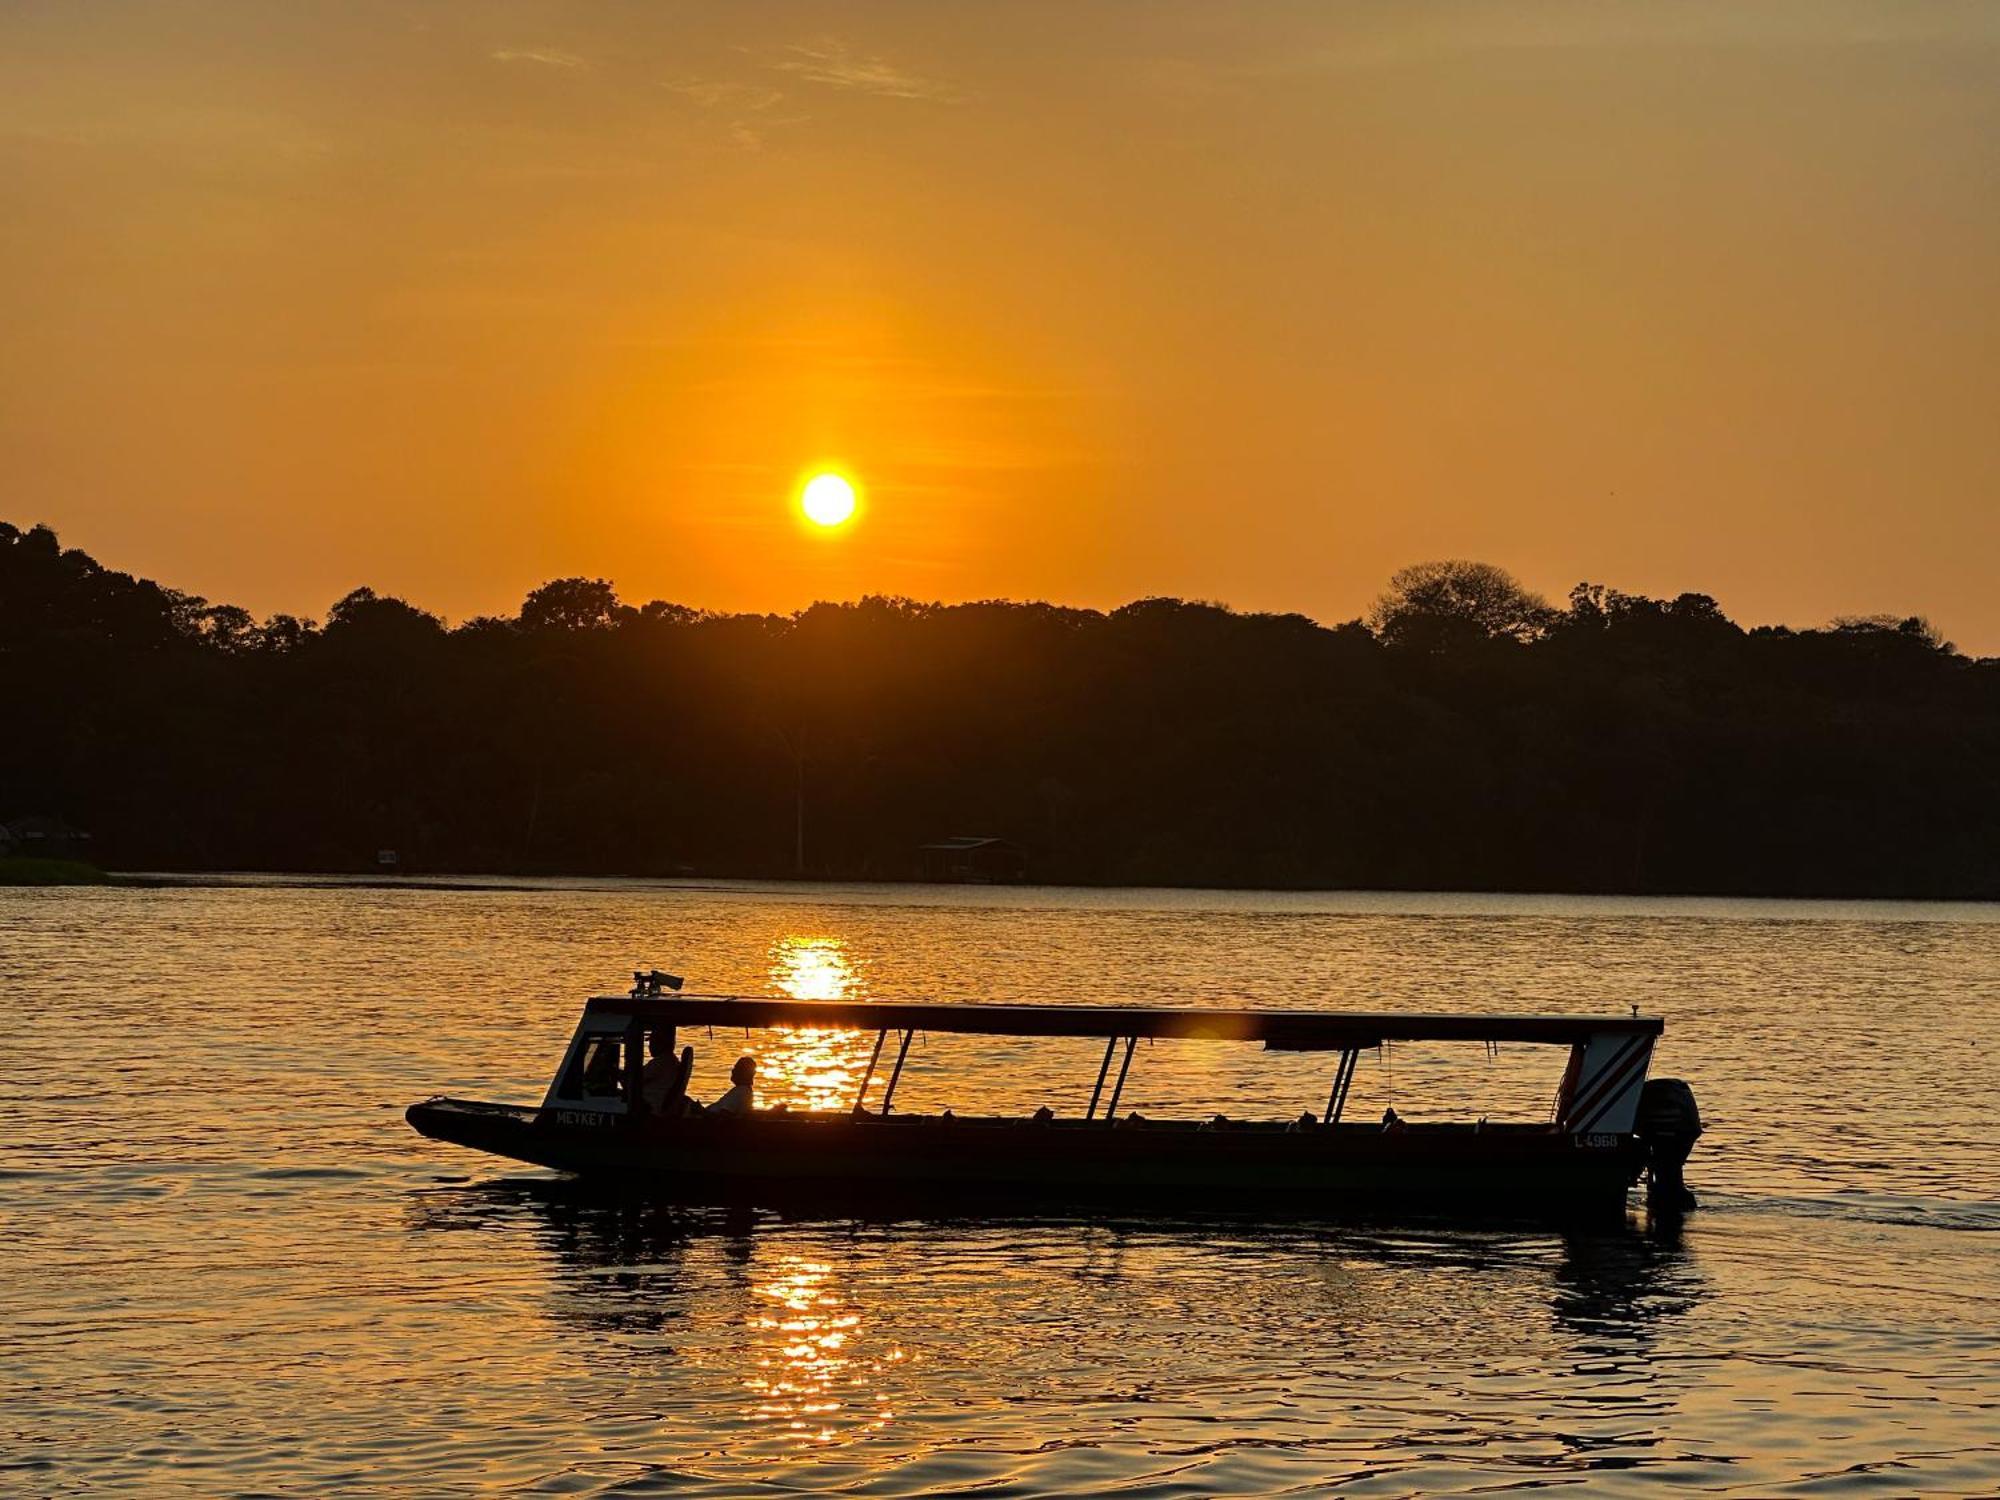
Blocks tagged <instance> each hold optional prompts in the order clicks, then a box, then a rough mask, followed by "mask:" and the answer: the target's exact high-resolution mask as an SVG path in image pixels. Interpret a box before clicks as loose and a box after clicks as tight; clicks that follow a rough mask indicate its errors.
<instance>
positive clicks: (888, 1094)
mask: <svg viewBox="0 0 2000 1500" xmlns="http://www.w3.org/2000/svg"><path fill="white" fill-rule="evenodd" d="M915 1035H916V1033H915V1032H914V1031H906V1032H904V1033H903V1045H902V1046H900V1047H898V1048H897V1049H896V1066H895V1067H894V1068H892V1069H890V1071H889V1087H888V1088H886V1089H884V1090H883V1092H882V1118H883V1119H885V1120H886V1119H887V1118H888V1117H889V1101H890V1100H891V1099H893V1098H895V1097H896V1080H897V1079H899V1078H901V1077H902V1076H903V1059H904V1058H906V1057H908V1056H909V1055H910V1038H911V1037H913V1036H915Z"/></svg>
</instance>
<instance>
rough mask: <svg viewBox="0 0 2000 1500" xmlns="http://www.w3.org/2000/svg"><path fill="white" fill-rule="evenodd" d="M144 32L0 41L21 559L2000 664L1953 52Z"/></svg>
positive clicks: (331, 26)
mask: <svg viewBox="0 0 2000 1500" xmlns="http://www.w3.org/2000/svg"><path fill="white" fill-rule="evenodd" d="M144 14H145V15H147V16H150V17H152V18H153V19H152V20H151V21H149V22H147V23H146V24H140V23H139V22H138V21H137V20H135V19H134V20H129V21H128V23H127V24H120V25H111V24H108V23H106V22H104V21H103V20H102V18H100V17H97V16H96V15H94V13H93V9H92V8H91V7H74V6H42V7H28V8H26V9H19V8H16V10H15V11H14V13H13V14H12V15H11V16H10V18H9V20H8V22H6V23H4V32H0V35H4V37H5V40H6V42H7V45H6V46H5V47H0V134H4V136H5V138H6V141H7V151H8V153H9V155H8V166H7V169H6V170H7V173H8V190H9V192H8V207H9V213H8V224H9V233H8V234H7V235H6V236H4V237H0V321H4V323H5V326H6V327H7V329H8V331H9V346H10V354H11V356H12V357H11V358H10V359H9V360H7V361H5V362H4V369H0V447H4V448H5V449H6V450H7V451H8V453H9V454H10V455H11V458H12V467H11V469H10V470H9V472H8V475H7V479H8V484H9V491H10V496H11V498H10V501H9V505H10V513H11V514H12V517H13V519H14V520H16V521H17V522H21V523H24V524H25V523H32V522H35V521H47V522H48V523H49V524H50V525H51V526H53V527H55V528H56V529H57V530H58V531H59V532H61V533H62V534H63V535H64V537H65V538H66V539H67V540H68V541H69V542H70V544H71V545H75V546H82V547H86V548H89V549H91V550H92V552H93V553H94V554H95V555H98V556H100V557H104V558H106V559H115V560H116V565H117V566H118V567H120V568H123V569H127V570H131V571H134V572H137V573H138V574H140V575H141V576H145V577H153V578H166V579H170V580H171V581H172V582H173V584H174V585H175V586H176V587H180V588H183V589H186V590H189V591H192V592H196V593H200V594H203V595H205V596H206V597H209V598H211V599H226V600H229V601H231V602H232V603H240V604H242V605H243V606H245V607H247V608H249V609H251V610H252V611H253V612H255V613H257V614H259V615H260V616H261V615H264V614H267V613H270V612H272V611H288V612H290V613H293V614H297V615H300V616H306V615H311V616H314V617H318V616H320V615H322V614H324V612H325V611H326V609H327V607H328V606H329V605H330V604H331V603H332V602H333V601H334V600H336V599H338V598H340V597H341V596H342V595H343V594H344V593H345V592H347V591H348V590H349V589H351V588H353V587H354V586H355V585H356V584H357V583H369V584H371V585H372V586H375V587H378V588H386V589H389V590H391V591H393V592H396V593H397V594H398V595H400V596H402V597H407V598H411V599H416V600H420V601H421V602H422V603H423V605H424V607H426V608H429V609H433V610H436V611H438V612H440V613H442V614H443V615H444V616H445V617H446V618H447V619H449V620H453V621H457V620H461V619H464V618H467V617H472V616H477V615H482V614H491V613H496V612H505V611H507V610H509V609H511V608H512V607H513V606H515V605H517V604H518V602H519V600H520V598H521V596H522V595H523V594H524V593H525V592H526V590H527V589H529V588H532V587H534V586H535V585H536V584H538V583H541V582H543V581H545V580H546V579H547V578H549V577H550V576H553V574H554V572H556V571H561V572H567V573H576V574H583V575H588V576H592V577H597V576H602V577H605V578H608V579H610V580H611V581H612V582H613V583H615V584H616V585H617V587H618V589H619V591H620V593H621V595H622V596H623V597H624V598H626V599H627V600H629V601H631V602H633V603H643V602H644V601H646V600H649V599H654V598H659V599H666V600H669V601H672V602H676V603H680V604H685V605H688V606H692V607H699V608H705V609H721V610H732V611H735V610H750V611H762V610H774V611H778V612H788V611H791V610H796V609H802V608H804V607H806V606H807V605H810V604H811V603H812V602H814V601H815V600H817V599H851V598H858V597H861V596H862V595H864V594H870V593H876V594H884V595H900V596H908V597H910V598H916V599H926V600H930V599H943V600H964V599H980V598H1014V599H1052V600H1059V601H1061V602H1062V603H1064V604H1073V605H1083V606H1089V607H1092V608H1100V609H1101V608H1111V607H1116V606H1118V605H1121V604H1124V603H1127V602H1129V601H1131V600H1132V599H1135V598H1143V597H1146V596H1148V595H1154V594H1159V595H1174V596H1178V597H1184V598H1203V599H1216V600H1220V601H1223V602H1225V603H1228V604H1230V605H1233V606H1235V607H1237V608H1239V609H1249V610H1273V611H1294V610H1296V611H1299V612H1301V613H1304V614H1307V615H1309V616H1311V617H1312V618H1314V619H1318V620H1323V621H1339V620H1344V619H1350V618H1353V617H1354V616H1355V615H1357V614H1360V613H1361V612H1362V611H1364V610H1365V609H1366V608H1367V606H1368V604H1369V602H1370V600H1371V599H1372V598H1373V597H1374V595H1375V594H1376V592H1378V590H1379V588H1380V584H1381V580H1382V579H1384V578H1386V577H1387V576H1388V575H1389V574H1390V573H1391V572H1392V571H1393V570H1394V569H1396V568H1398V567H1400V566H1402V565H1404V564H1405V563H1408V562H1411V561H1413V560H1416V559H1419V558H1426V557H1461V556H1463V557H1480V558H1486V559H1490V560H1492V561H1494V562H1496V563H1499V564H1502V565H1504V566H1506V567H1508V568H1509V569H1510V570H1512V571H1513V572H1514V573H1515V574H1516V575H1517V576H1519V577H1520V578H1521V579H1522V581H1523V582H1524V583H1526V584H1527V585H1529V586H1530V587H1532V588H1535V589H1537V590H1538V591H1540V592H1543V593H1545V594H1548V595H1550V596H1551V597H1554V598H1560V597H1561V596H1562V595H1563V594H1564V593H1565V592H1566V591H1567V590H1568V589H1569V588H1570V587H1571V586H1572V585H1574V584H1575V583H1576V582H1577V581H1578V580H1579V579H1583V578H1590V579H1594V580H1602V581H1606V582H1611V583H1614V584H1616V585H1617V586H1618V587H1620V588H1625V589H1636V590H1640V591H1644V592H1647V593H1652V594H1660V595H1662V596H1664V597H1672V596H1673V595H1674V594H1676V593H1678V592H1679V591H1681V590H1684V589H1695V590H1699V591H1702V592H1706V593H1709V594H1712V595H1713V596H1714V597H1716V598H1717V599H1718V600H1719V601H1720V602H1721V603H1722V604H1723V605H1724V607H1725V608H1726V609H1728V610H1729V611H1730V613H1731V615H1732V617H1734V618H1741V619H1748V620H1756V621H1773V622H1776V621H1783V622H1786V623H1789V624H1792V625H1795V626H1796V625H1814V624H1819V623H1823V622H1824V621H1826V620H1828V619H1830V618H1832V617H1833V616H1835V615H1841V614H1868V613H1873V612H1877V611H1885V610H1887V611H1902V612H1904V613H1910V612H1914V611H1922V612H1924V613H1926V614H1928V615H1929V616H1931V617H1932V618H1934V619H1935V620H1936V621H1937V622H1938V624H1939V625H1940V627H1941V628H1942V629H1944V630H1945V632H1946V634H1947V635H1948V636H1950V637H1951V638H1952V639H1953V640H1956V641H1958V642H1959V643H1960V644H1961V645H1964V646H1966V647H1967V648H1968V649H1980V650H1995V649H2000V594H1996V592H1995V590H1994V589H1993V588H1992V586H1991V582H1992V580H1991V567H1990V565H1989V564H1987V563H1983V562H1981V561H1980V559H1982V558H1990V557H1991V556H1993V555H1994V553H1995V552H1996V550H2000V506H1995V505H1993V504H1992V503H1991V499H1990V497H1991V496H1992V494H1993V493H1994V482H1995V462H1994V455H1995V448H1994V444H1993V442H1992V437H1991V427H1992V421H1991V407H1992V390H1993V375H1992V350H1993V348H1994V347H1995V330H1994V320H1993V312H1992V298H1991V291H1990V283H1991V267H1992V265H1993V264H1994V257H1995V254H1996V253H2000V195H1996V194H1994V193H1992V192H1991V191H1987V190H1984V188H1983V183H1984V181H1985V179H1984V178H1983V177H1982V176H1981V170H1982V169H1981V166H1980V164H1981V163H1983V162H1987V161H1989V160H1990V156H1991V149H1992V147H1991V143H1992V141H1993V139H1994V129H1995V125H1994V110H1995V104H1994V101H1995V100H1996V99H2000V85H1996V79H2000V49H1996V48H1995V47H1994V45H1993V38H1994V35H1995V28H1996V21H1995V14H1996V13H1995V12H1994V11H1992V10H1991V9H1982V8H1980V7H1977V6H1964V7H1956V8H1953V7H1949V6H1947V7H1945V8H1942V9H1936V10H1933V9H1929V8H1922V7H1919V8H1916V9H1914V10H1913V9H1911V8H1909V7H1898V6H1894V5H1889V4H1886V3H1872V4H1871V3H1865V0H1837V3H1830V4H1828V5H1825V6H1797V7H1790V8H1780V9H1774V10H1773V11H1772V12H1771V13H1770V15H1769V16H1768V17H1767V18H1766V19H1763V20H1752V19H1748V18H1746V17H1745V16H1744V15H1743V13H1742V12H1741V11H1740V9H1739V8H1737V7H1732V6H1722V5H1692V6H1667V7H1617V6H1584V5H1568V4H1557V3H1543V0H1537V3H1535V4H1533V5H1530V6H1528V7H1526V8H1525V9H1517V8H1512V7H1498V8H1487V7H1414V8H1413V7H1401V6H1387V7H1376V8H1370V7H1363V8H1361V9H1359V10H1350V9H1348V8H1343V7H1321V6H1305V7H1299V6H1284V5H1273V4H1252V5H1246V6H1243V7H1231V8H1229V9H1228V11H1227V13H1226V17H1223V16H1217V15H1215V14H1214V13H1213V12H1211V11H1210V10H1209V9H1208V8H1206V7H1202V6H1195V5H1190V4H1186V3H1183V0H1174V3H1170V4H1165V5H1163V6H1161V7H1159V8H1158V10H1157V11H1154V12H1152V13H1151V14H1149V16H1148V18H1147V22H1146V24H1145V26H1144V28H1143V29H1142V33H1140V32H1135V31H1131V30H1128V29H1127V28H1125V27H1122V26H1113V25H1108V24H1103V23H1101V22H1099V21H1096V20H1093V19H1091V18H1090V17H1089V15H1088V14H1086V13H1085V12H1082V11H1075V10H1070V9H1065V8H1057V9H1055V10H1051V11H1049V12H1048V13H1047V15H1046V17H1045V21H1046V24H1045V25H1044V24H1042V23H1040V22H1038V23H1037V24H1036V25H1035V26H1033V27H1030V28H1028V30H1029V31H1031V32H1033V33H1034V43H1035V44H1034V45H1029V43H1028V38H1026V37H1024V36H1023V35H1022V34H1021V32H1022V26H1021V23H1020V21H1019V20H1018V19H1017V17H1016V16H1015V15H1014V13H1013V11H1012V9H1011V8H1010V7H993V8H977V7H975V8H956V7H955V8H952V10H951V11H950V14H949V20H948V21H947V20H946V19H945V17H944V14H943V13H941V12H936V11H934V10H932V9H931V8H928V7H903V8H864V9H863V10H862V11H858V12H855V13H853V14H841V15H839V17H838V25H835V23H834V14H833V13H829V14H828V15H827V16H823V17H820V18H818V19H814V18H813V17H811V16H810V15H806V14H799V13H793V12H784V11H781V12H778V13H767V12H765V11H764V10H763V9H762V8H759V7H747V8H746V7H736V6H719V5H707V4H692V5H689V6H675V7H668V8H661V7H647V6H640V7H609V8H592V7H583V8H578V9H575V10H570V9H568V8H534V9H529V10H527V11H517V10H505V11H503V12H501V14H500V16H497V17H496V16H494V15H492V14H490V13H489V12H487V11H485V10H483V9H482V8H480V7H475V6H469V5H465V4H462V3H459V0H446V3H442V4H439V5H438V6H436V7H435V10H434V12H433V10H432V9H430V8H426V9H425V10H424V11H423V14H424V16H425V17H426V19H425V21H424V23H423V24H421V25H418V24H414V23H413V24H411V25H409V26H398V25H385V26H381V27H377V26H376V25H375V24H374V23H373V22H371V21H370V20H368V19H366V18H365V17H364V16H363V15H361V14H355V13H352V12H349V11H346V10H343V9H342V8H339V7H323V8H322V7H313V6H304V5H301V6H283V7H276V8H272V7H254V6H249V5H247V4H245V3H244V0H221V3H218V4H216V5H214V6H192V5H186V4H184V3H182V0H168V3H165V4H163V5H162V6H160V7H157V8H154V7H147V8H145V10H144ZM177 17H180V18H184V19H176V18H177ZM829 29H832V30H834V31H835V32H837V33H838V34H837V35H836V36H833V37H831V38H829V37H828V36H826V35H824V33H826V32H827V31H828V30H829ZM1141 34H1142V35H1143V40H1140V39H1139V36H1140V35H1141ZM1857 39H1860V40H1857ZM1691 72H1698V73H1699V76H1700V77H1701V78H1702V80H1703V93H1702V94H1701V100H1700V107H1699V109H1698V110H1693V111H1691V110H1690V107H1689V105H1688V95H1687V89H1688V80H1689V77H1690V76H1691ZM1691 113H1692V114H1693V115H1694V116H1695V117H1696V118H1693V119H1691V118H1690V115H1691ZM1857 142H1865V143H1866V149H1865V150H1859V149H1857V145H1856V143H1857ZM1774 181H1779V182H1782V183H1783V184H1784V190H1783V191H1782V192H1774V191H1773V190H1772V184H1773V182H1774ZM1191 224H1192V225H1198V226H1199V231H1198V232H1192V233H1190V232H1188V227H1189V226H1190V225H1191ZM80 247H81V248H82V249H83V250H84V251H86V252H87V254H85V255H84V256H83V257H82V259H81V260H80V259H79V249H80ZM1890 268H1894V274H1889V271H1890ZM78 275H88V276H89V277H90V278H92V279H91V280H90V282H89V284H88V288H87V294H86V292H85V291H84V290H81V289H79V287H78V286H77V285H76V284H75V282H74V281H73V280H72V278H74V277H76V276H78ZM191 351H195V352H198V356H199V357H198V358H196V359H191V358H190V353H191ZM109 413H116V414H117V420H116V426H115V431H114V432H112V433H111V434H109V435H107V433H106V431H105V422H106V418H107V414H109ZM836 456H837V458H838V465H837V467H839V468H840V470H841V473H842V474H843V475H844V476H845V478H846V480H847V481H848V482H849V484H850V485H851V486H852V487H853V488H854V489H855V490H857V491H858V495H857V497H856V499H857V504H856V506H855V508H854V509H852V510H848V509H847V508H846V506H845V504H844V503H841V504H831V503H830V506H829V508H828V509H826V510H824V511H821V510H820V501H819V500H818V498H817V496H815V498H814V500H813V501H812V508H811V509H810V510H809V509H808V507H807V504H806V497H805V495H804V493H803V485H804V483H805V482H806V481H807V480H809V479H814V478H816V477H817V476H818V475H819V473H820V471H821V469H822V468H833V467H836V465H835V464H834V463H833V462H832V460H833V459H835V458H836ZM802 464H803V465H812V466H813V467H811V468H809V469H806V470H805V471H804V472H801V470H800V465H802ZM850 466H851V467H850ZM836 477H837V476H836ZM828 487H829V488H830V489H831V488H833V486H831V485H829V486H828ZM834 493H835V494H837V493H838V491H837V489H835V491H834ZM890 496H893V497H895V503H894V505H893V506H891V505H890V504H889V503H888V497H890ZM913 498H920V499H921V504H915V503H906V502H908V501H910V500H911V499H913ZM816 512H817V513H816ZM219 536H226V537H227V538H228V539H229V544H228V545H227V546H226V547H218V546H216V545H215V539H216V538H217V537H219ZM829 543H837V545H827V544H829Z"/></svg>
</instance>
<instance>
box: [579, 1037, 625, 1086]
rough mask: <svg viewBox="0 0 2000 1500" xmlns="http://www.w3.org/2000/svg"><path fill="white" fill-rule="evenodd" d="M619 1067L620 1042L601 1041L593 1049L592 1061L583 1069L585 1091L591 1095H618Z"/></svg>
mask: <svg viewBox="0 0 2000 1500" xmlns="http://www.w3.org/2000/svg"><path fill="white" fill-rule="evenodd" d="M618 1075H619V1067H618V1044H617V1043H616V1042H599V1043H598V1044H597V1045H596V1046H595V1047H594V1048H592V1050H591V1054H590V1061H589V1063H588V1064H586V1065H585V1067H584V1070H583V1092H584V1095H585V1097H586V1098H587V1097H589V1096H591V1095H593V1094H594V1095H600V1096H602V1095H616V1094H618V1093H620V1092H622V1090H621V1088H620V1081H621V1080H620V1079H619V1076H618Z"/></svg>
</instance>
